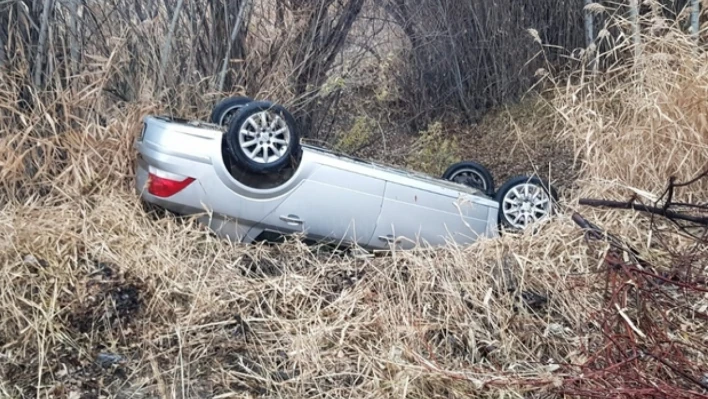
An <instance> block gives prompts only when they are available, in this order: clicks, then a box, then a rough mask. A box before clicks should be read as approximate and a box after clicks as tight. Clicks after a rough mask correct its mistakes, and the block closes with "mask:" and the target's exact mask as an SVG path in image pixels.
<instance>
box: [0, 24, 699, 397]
mask: <svg viewBox="0 0 708 399" xmlns="http://www.w3.org/2000/svg"><path fill="white" fill-rule="evenodd" d="M682 37H683V36H681V35H680V34H679V33H674V35H673V37H668V36H663V37H647V38H645V40H644V42H643V54H644V57H645V58H643V59H642V60H639V62H638V63H636V64H630V65H624V64H622V65H619V64H618V65H616V66H613V67H610V68H609V70H608V71H607V72H601V73H600V75H598V76H596V77H587V76H586V77H585V78H583V80H582V81H580V80H579V79H578V78H577V77H572V78H571V79H570V80H569V81H568V84H561V83H558V84H557V85H556V86H555V90H554V93H553V94H554V96H553V100H552V105H553V106H554V109H555V111H556V113H555V114H554V115H553V116H552V117H557V118H559V119H560V122H561V124H560V125H559V126H560V129H559V131H558V132H557V133H558V136H559V137H560V138H562V139H564V140H567V142H568V143H569V144H570V145H573V147H574V148H575V151H576V152H577V154H578V156H579V158H580V159H582V161H583V162H584V170H583V176H582V180H581V181H580V182H579V184H578V189H577V190H576V191H574V192H573V193H572V195H571V198H570V200H569V201H570V202H568V203H566V206H568V207H569V208H568V209H566V208H564V209H563V210H562V212H561V213H560V214H559V215H558V217H557V218H555V219H554V220H553V221H551V222H550V223H548V224H545V225H542V226H541V227H540V228H539V230H538V231H535V232H528V233H526V234H521V235H512V234H507V235H504V236H503V237H501V238H499V239H494V240H483V241H481V242H479V243H477V244H475V245H472V246H469V247H464V248H457V247H452V246H451V247H448V248H442V249H439V250H435V251H422V250H421V251H412V252H406V253H403V252H397V253H394V254H393V255H392V256H389V257H382V258H376V259H366V260H362V259H354V258H349V257H347V256H339V255H331V254H317V253H313V252H312V251H311V250H310V249H308V248H305V247H304V246H302V245H300V244H298V243H296V242H292V243H287V244H284V245H281V246H277V247H267V246H264V245H260V244H259V245H235V244H229V243H228V242H225V241H223V240H220V239H217V238H215V237H213V236H212V235H210V234H209V233H208V232H207V231H205V230H204V229H202V228H200V227H199V226H198V225H196V224H195V223H192V222H191V221H189V220H186V221H185V220H175V219H173V218H170V217H167V218H153V217H151V216H150V215H148V214H147V213H146V212H145V211H144V209H142V207H141V206H140V204H139V201H138V198H137V197H136V195H135V193H134V192H133V191H132V186H131V183H132V172H133V159H134V154H133V151H132V148H131V143H132V140H133V139H134V138H135V135H136V134H137V133H138V132H139V121H140V117H141V116H142V115H144V114H145V113H150V112H155V110H156V107H155V106H153V105H152V104H132V105H130V106H129V107H127V108H122V109H117V108H109V106H108V105H105V103H102V102H100V101H98V100H99V99H100V98H101V94H100V91H99V90H96V91H90V90H89V89H86V90H87V91H84V92H79V93H73V94H72V92H71V91H70V90H67V91H66V92H58V93H56V97H55V100H52V101H49V102H48V100H44V101H43V102H40V103H39V104H42V106H41V107H39V108H37V109H35V110H34V111H26V110H20V109H18V108H17V106H16V104H17V99H18V98H19V97H20V90H21V88H20V86H19V85H17V84H15V83H14V80H13V79H12V78H11V77H8V76H6V75H5V76H4V77H2V78H0V88H1V90H2V102H1V103H0V108H2V109H3V112H2V113H0V123H1V124H2V126H0V131H2V132H5V134H4V135H3V137H2V139H1V141H0V162H2V164H1V165H2V170H1V171H0V177H1V181H2V183H0V189H1V190H2V194H1V195H2V197H0V199H1V200H2V201H0V202H1V203H2V205H1V206H2V211H1V212H0V237H2V240H0V265H1V266H0V306H1V307H2V308H1V309H0V346H1V347H2V351H0V372H1V373H2V374H1V375H2V377H3V378H2V379H0V395H2V396H3V397H20V396H22V395H24V396H26V397H35V396H42V397H78V396H79V395H80V394H84V393H94V394H99V395H106V396H110V395H112V396H114V397H155V396H159V397H218V398H226V397H248V396H249V395H258V394H263V395H266V396H267V397H275V396H277V397H288V398H293V397H308V398H313V397H342V396H347V397H404V396H405V397H415V398H433V397H490V398H491V397H495V398H496V397H501V396H502V395H505V397H543V395H544V394H546V393H552V392H559V388H564V387H565V388H568V387H570V386H571V385H569V382H568V381H575V380H574V379H575V378H577V377H578V376H579V375H580V374H579V373H580V371H578V369H577V368H575V367H571V366H569V364H571V365H582V364H585V363H586V362H588V359H590V356H591V354H592V353H590V352H588V348H590V349H592V348H595V349H598V350H599V348H596V347H594V346H593V345H595V344H597V343H598V342H602V339H603V335H602V331H601V328H600V326H599V325H598V322H597V320H599V319H598V317H599V316H598V315H597V312H598V311H600V310H601V309H603V306H605V304H606V303H605V298H604V297H603V294H604V290H603V289H604V287H603V283H604V282H603V281H602V278H598V277H597V276H598V275H600V273H601V272H603V271H604V270H605V266H604V264H603V257H604V255H605V251H606V245H600V246H588V245H587V243H586V242H585V240H584V239H583V235H582V232H581V230H580V229H579V228H578V227H577V226H576V225H575V224H574V223H573V221H571V220H570V218H569V215H570V211H571V210H572V209H573V208H577V209H580V208H579V207H577V206H574V205H573V204H574V203H575V202H574V201H575V200H576V199H577V198H578V197H583V196H592V197H599V198H620V199H624V198H627V196H629V195H631V194H632V193H635V192H637V191H640V192H641V191H646V192H648V193H653V194H654V195H659V194H660V193H661V190H662V189H663V188H664V186H665V184H666V181H667V179H668V178H669V176H672V175H673V176H677V177H678V178H679V179H680V180H687V179H688V178H689V177H692V176H693V175H695V174H696V173H697V172H698V171H700V170H701V169H705V168H706V167H707V166H708V165H707V163H708V125H707V123H706V117H705V115H706V111H708V102H707V100H706V99H708V75H707V72H708V64H707V63H706V62H705V59H704V58H705V57H704V55H703V54H701V53H698V52H696V51H695V49H694V48H693V47H692V46H691V45H690V43H689V42H688V41H685V40H682V39H681V38H682ZM620 50H622V49H620ZM104 71H105V72H104V73H105V75H100V74H99V75H94V76H99V77H97V78H96V77H95V79H99V80H100V79H104V78H108V75H109V74H110V73H112V69H110V68H106V69H104ZM101 76H103V77H101ZM545 76H549V75H545ZM96 87H99V86H98V84H97V86H96ZM57 104H70V105H71V106H67V107H66V108H63V110H62V111H61V112H60V107H58V106H57ZM84 105H85V106H87V107H88V106H92V107H93V108H92V109H93V110H94V112H84V113H81V114H80V113H79V111H78V110H80V109H81V108H82V106H84ZM66 110H70V112H71V113H69V114H67V113H66ZM96 113H98V114H99V115H106V116H107V117H108V116H109V115H110V116H109V117H108V118H109V119H107V120H103V119H101V118H98V117H97V116H96ZM102 118H103V117H102ZM55 130H56V131H57V132H58V133H59V134H56V135H55V134H53V133H54V131H55ZM50 133H51V134H50ZM541 133H544V134H545V132H541ZM527 134H528V139H529V140H533V137H534V134H535V132H527ZM706 192H708V183H706V182H701V183H699V184H697V185H694V186H691V187H689V188H687V189H685V190H681V191H680V192H678V193H677V195H678V196H679V197H680V199H681V200H683V201H686V202H701V201H702V202H703V203H705V198H706ZM580 210H581V212H582V213H583V214H584V215H585V216H586V218H588V219H590V220H593V221H594V222H596V223H597V224H600V225H602V226H604V227H606V228H608V229H610V230H612V231H613V232H614V233H616V234H618V235H621V236H622V237H623V238H624V239H626V240H628V241H629V242H631V243H632V245H634V246H635V247H636V248H638V249H639V251H640V252H641V253H642V254H643V256H645V257H648V258H650V260H652V261H654V262H656V264H658V265H660V266H662V267H666V268H670V267H671V264H670V263H669V262H670V260H671V257H670V256H668V254H667V253H664V252H662V251H658V250H655V249H654V248H655V247H656V243H655V242H653V241H652V237H651V233H650V229H648V225H647V222H646V219H645V218H644V217H642V216H639V215H637V214H635V213H633V212H630V211H607V210H601V209H592V210H591V209H580ZM665 228H667V229H668V228H669V227H665ZM690 243H691V241H690V240H688V239H686V238H681V237H679V238H676V239H675V240H674V241H672V246H671V247H672V248H673V249H675V250H676V251H680V250H681V249H682V248H683V247H684V246H687V245H690ZM703 273H705V271H703ZM678 294H680V293H678ZM678 294H676V295H678ZM694 299H695V301H693V302H692V303H690V304H688V305H687V306H689V307H690V308H691V309H694V310H695V311H700V310H701V309H703V310H702V312H703V313H705V308H706V306H708V303H707V302H706V299H705V297H695V298H694ZM628 306H629V305H628ZM615 311H616V312H619V313H620V314H621V317H622V318H623V319H626V320H627V321H628V324H629V322H632V323H635V324H634V328H636V329H637V330H639V331H643V334H649V333H650V332H649V331H646V330H644V328H645V326H644V325H643V324H641V323H637V322H636V320H638V315H637V314H636V309H626V308H625V309H622V308H620V310H619V311H617V310H616V309H615ZM687 314H690V312H689V313H686V312H678V311H677V312H673V313H670V314H667V317H669V321H670V322H669V323H667V324H666V325H664V326H663V328H665V330H666V331H665V332H668V334H669V335H670V336H673V337H676V339H682V340H685V341H690V342H700V339H701V336H700V335H701V334H705V329H703V330H700V325H701V323H699V322H698V321H697V320H696V319H691V318H690V317H688V316H687ZM694 315H695V314H694ZM615 316H617V314H615ZM703 325H705V324H703ZM701 331H702V332H701ZM702 339H705V337H703V338H702ZM703 345H704V344H703ZM685 356H688V357H690V358H691V360H692V361H693V362H694V363H696V364H700V362H703V363H702V364H707V362H706V359H705V355H704V352H703V351H702V350H700V349H696V350H694V351H693V352H687V354H686V355H685ZM652 378H655V379H656V380H658V381H661V382H662V383H664V384H675V386H677V387H685V386H684V385H682V382H681V379H680V378H676V376H672V375H663V374H662V375H658V374H657V375H655V376H652ZM697 378H700V376H697ZM667 381H668V382H667ZM672 381H674V382H672ZM597 387H601V385H597ZM694 388H695V387H694ZM598 389H599V388H598ZM696 392H699V390H698V389H697V388H696ZM599 393H600V394H603V392H599ZM606 393H607V394H608V395H609V394H610V393H611V392H606ZM703 394H705V391H703ZM45 395H48V396H45ZM524 395H527V396H524ZM528 395H532V396H528ZM533 395H535V396H533Z"/></svg>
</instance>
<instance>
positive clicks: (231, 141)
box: [226, 101, 302, 174]
mask: <svg viewBox="0 0 708 399" xmlns="http://www.w3.org/2000/svg"><path fill="white" fill-rule="evenodd" d="M262 113H265V115H266V117H268V116H270V117H271V118H274V117H279V119H280V122H282V124H281V126H280V128H279V129H278V128H277V127H276V129H275V131H273V130H270V129H269V127H270V126H272V124H273V121H271V122H268V121H267V120H266V124H267V125H268V127H267V128H265V130H263V131H261V132H260V133H256V132H255V131H256V129H255V128H254V127H253V125H251V123H250V122H249V118H251V117H253V116H256V115H258V114H262ZM260 117H261V116H258V117H257V118H255V119H254V121H256V122H258V123H262V122H261V120H260ZM283 125H284V126H283ZM242 130H246V131H248V132H251V131H252V130H253V132H252V133H253V134H254V135H253V136H250V135H249V136H246V137H253V139H252V141H253V144H251V145H245V143H242V141H241V140H240V135H241V132H242ZM279 131H281V132H283V133H280V134H277V133H278V132H279ZM261 134H262V135H263V136H257V135H261ZM278 137H282V138H281V139H279V138H278ZM243 140H246V139H243ZM258 140H263V141H262V142H261V141H258ZM274 140H279V141H283V142H285V144H282V143H278V145H279V146H280V147H279V148H280V149H281V151H282V154H281V155H280V157H279V158H277V159H274V160H272V161H271V160H261V161H258V160H256V159H254V158H252V157H251V156H249V155H248V154H247V153H246V150H247V149H250V148H254V149H255V148H257V147H259V146H260V147H261V148H263V146H262V145H261V143H265V144H267V145H268V147H267V148H265V155H266V156H267V157H270V156H271V153H273V154H272V155H276V154H275V152H274V151H273V148H275V147H274V146H275V144H273V143H275V141H274ZM250 141H251V140H249V141H246V142H250ZM226 144H227V146H228V150H229V153H230V154H231V157H232V159H233V161H234V163H235V164H236V165H237V167H242V168H244V169H245V170H246V171H247V172H250V173H259V174H266V173H273V172H279V171H281V170H282V169H283V168H285V167H287V166H290V165H295V164H297V163H299V161H300V157H301V155H302V147H301V145H300V135H299V133H298V131H297V126H296V124H295V119H294V118H293V116H292V115H291V114H290V113H289V112H288V111H287V110H286V109H285V107H283V106H281V105H278V104H273V103H271V102H269V101H254V102H251V103H250V104H248V105H246V106H244V107H243V108H241V109H240V110H239V112H238V113H237V114H236V116H235V118H234V119H232V120H231V123H230V124H229V128H228V130H227V132H226ZM244 145H245V148H244ZM255 154H256V155H263V154H264V152H262V151H258V152H255ZM266 161H267V162H266Z"/></svg>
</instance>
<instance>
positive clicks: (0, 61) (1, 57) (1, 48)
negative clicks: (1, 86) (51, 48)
mask: <svg viewBox="0 0 708 399" xmlns="http://www.w3.org/2000/svg"><path fill="white" fill-rule="evenodd" d="M5 62H7V58H6V56H5V42H4V41H3V40H2V36H0V69H2V68H4V67H5Z"/></svg>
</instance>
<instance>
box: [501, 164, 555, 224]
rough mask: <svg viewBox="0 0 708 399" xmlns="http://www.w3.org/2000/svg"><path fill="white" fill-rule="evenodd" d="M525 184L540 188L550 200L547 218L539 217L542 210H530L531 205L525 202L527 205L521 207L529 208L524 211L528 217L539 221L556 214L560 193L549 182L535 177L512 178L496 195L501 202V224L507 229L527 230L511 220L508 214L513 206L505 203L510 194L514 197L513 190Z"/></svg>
mask: <svg viewBox="0 0 708 399" xmlns="http://www.w3.org/2000/svg"><path fill="white" fill-rule="evenodd" d="M524 184H529V185H533V186H535V187H536V188H540V189H541V190H543V191H542V192H543V193H545V197H546V199H548V203H547V207H546V209H545V212H547V214H546V216H543V215H542V214H540V215H539V213H540V211H541V209H537V210H536V209H534V208H530V203H529V202H528V201H525V203H524V204H522V205H521V206H528V207H529V208H527V209H524V210H522V212H526V213H527V214H528V215H531V214H533V215H536V216H537V217H538V218H539V219H541V218H546V217H550V216H551V215H553V213H554V212H555V204H556V202H557V201H558V193H557V192H556V190H555V188H553V187H552V186H551V185H550V184H548V182H546V181H545V180H543V179H540V178H538V177H535V176H516V177H512V178H511V179H509V180H507V181H506V182H505V183H504V184H503V185H502V186H501V187H500V188H499V191H497V193H496V194H495V200H496V201H497V202H499V223H500V224H502V225H503V226H504V227H506V228H507V229H511V230H524V229H525V228H526V227H520V225H519V224H520V223H514V220H511V215H509V214H508V213H507V212H509V211H510V210H511V208H512V205H511V204H508V203H506V201H505V197H507V194H510V197H514V196H515V193H514V192H512V190H513V189H514V188H516V187H518V186H521V185H524ZM536 192H537V191H536ZM527 204H528V205H527ZM532 223H533V222H532ZM528 225H529V224H526V226H528Z"/></svg>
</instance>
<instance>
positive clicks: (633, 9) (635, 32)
mask: <svg viewBox="0 0 708 399" xmlns="http://www.w3.org/2000/svg"><path fill="white" fill-rule="evenodd" d="M629 20H630V21H631V23H632V39H633V41H634V57H635V62H637V61H638V60H639V56H640V55H641V48H640V47H639V46H640V44H641V39H640V37H639V5H638V4H637V0H629Z"/></svg>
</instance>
